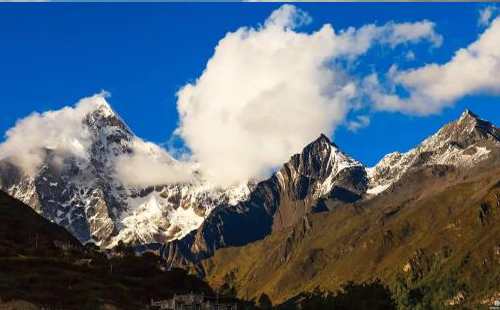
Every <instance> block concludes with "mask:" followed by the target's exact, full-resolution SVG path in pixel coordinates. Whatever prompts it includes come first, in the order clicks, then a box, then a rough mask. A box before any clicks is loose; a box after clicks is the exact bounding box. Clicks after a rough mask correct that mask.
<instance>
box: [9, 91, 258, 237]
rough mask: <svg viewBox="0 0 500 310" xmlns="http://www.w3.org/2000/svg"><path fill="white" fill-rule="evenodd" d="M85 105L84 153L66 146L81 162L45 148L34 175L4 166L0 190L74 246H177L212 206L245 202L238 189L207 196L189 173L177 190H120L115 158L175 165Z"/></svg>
mask: <svg viewBox="0 0 500 310" xmlns="http://www.w3.org/2000/svg"><path fill="white" fill-rule="evenodd" d="M92 104H93V106H92V109H90V112H88V113H87V114H85V115H84V116H83V117H82V119H81V122H82V130H84V131H87V132H88V133H89V135H90V137H91V143H90V145H89V146H88V147H87V148H85V147H84V146H83V145H84V143H83V142H81V141H78V140H73V141H71V143H73V144H75V145H76V146H78V145H80V146H81V147H80V148H81V150H82V152H84V153H85V154H84V156H75V155H74V154H69V153H67V152H63V151H60V150H59V149H58V147H57V145H54V146H52V145H51V146H50V148H46V149H45V150H44V161H43V164H42V165H41V166H40V167H39V168H38V170H37V171H36V173H35V174H34V175H27V174H25V173H24V172H23V170H22V169H21V168H19V167H18V166H17V164H16V160H15V158H12V157H10V158H9V157H8V158H4V159H2V160H1V161H0V188H2V189H3V190H5V191H6V192H8V193H9V194H11V195H13V196H14V197H16V198H18V199H20V200H21V201H23V202H25V203H26V204H28V205H30V206H31V207H32V208H33V209H34V210H36V211H37V212H39V213H40V214H42V215H43V216H44V217H45V218H47V219H49V220H51V221H53V222H55V223H57V224H59V225H62V226H64V227H65V228H66V229H68V230H69V231H70V232H71V233H72V234H73V235H74V236H76V237H77V238H78V239H79V240H80V241H81V242H89V241H92V242H95V243H96V244H98V245H100V246H103V247H108V246H112V245H115V244H116V243H117V242H119V241H120V240H121V241H124V242H127V243H148V242H167V241H170V240H174V239H178V238H182V237H183V236H184V235H186V234H187V233H189V232H190V231H191V230H193V229H196V228H197V227H198V226H199V225H200V224H201V223H202V221H203V219H204V218H205V217H206V216H207V215H208V214H209V212H210V211H211V210H212V209H213V208H214V207H215V206H218V205H224V204H235V203H237V202H238V201H240V200H244V199H246V197H247V195H248V193H249V187H248V186H247V185H246V184H245V185H241V186H235V187H233V188H229V189H227V190H222V189H215V188H214V187H212V186H210V185H209V184H208V183H207V182H205V181H203V180H202V179H201V178H200V177H199V176H198V175H197V174H196V173H193V180H192V181H190V182H184V183H181V184H166V185H162V186H155V187H144V186H142V187H141V186H136V185H134V186H131V185H127V184H124V183H123V182H122V181H120V179H119V178H118V177H117V171H116V167H117V166H116V165H117V160H118V159H119V158H120V157H121V156H126V155H130V154H134V153H135V152H141V153H144V154H146V156H149V157H150V158H152V159H153V160H155V161H156V162H160V163H162V164H164V165H176V161H175V159H173V158H172V157H171V156H170V155H169V154H168V153H166V152H165V151H163V149H161V148H160V147H158V146H156V145H154V144H152V143H147V142H144V141H142V140H141V139H139V138H138V137H136V136H135V135H134V134H133V133H132V131H131V130H130V129H129V127H128V126H127V125H126V124H125V123H124V122H123V120H122V119H121V118H120V117H119V116H118V115H117V114H116V113H115V112H114V111H113V110H112V108H111V107H110V106H109V104H108V103H107V102H106V100H105V99H104V98H103V97H102V96H97V97H94V98H93V103H92ZM63 142H64V141H63ZM141 173H142V172H141ZM144 173H147V171H144Z"/></svg>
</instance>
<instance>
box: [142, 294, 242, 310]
mask: <svg viewBox="0 0 500 310" xmlns="http://www.w3.org/2000/svg"><path fill="white" fill-rule="evenodd" d="M148 309H162V310H238V305H237V304H236V303H224V302H219V301H218V298H211V297H208V296H204V295H203V294H186V295H174V297H173V298H171V299H166V300H159V301H154V300H151V305H150V306H149V307H148Z"/></svg>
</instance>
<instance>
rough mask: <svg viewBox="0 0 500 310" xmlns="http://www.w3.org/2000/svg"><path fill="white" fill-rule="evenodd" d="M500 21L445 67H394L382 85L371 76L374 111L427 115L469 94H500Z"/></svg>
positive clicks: (369, 89) (369, 91) (369, 90)
mask: <svg viewBox="0 0 500 310" xmlns="http://www.w3.org/2000/svg"><path fill="white" fill-rule="evenodd" d="M499 42H500V18H496V19H495V20H493V21H492V22H491V24H490V26H489V28H488V29H486V31H485V32H484V33H483V34H482V35H481V36H480V37H479V38H478V39H477V40H476V41H475V42H473V43H472V44H470V45H469V46H468V47H466V48H461V49H459V50H458V51H456V52H455V55H454V56H453V58H452V59H451V60H450V61H448V62H447V63H444V64H436V63H434V64H428V65H425V66H423V67H421V68H416V69H409V70H402V71H400V70H398V68H397V67H395V66H394V67H393V68H392V69H391V70H390V72H389V73H388V74H387V76H386V77H387V83H386V85H382V84H381V83H380V82H379V77H378V76H376V75H375V74H374V75H371V76H370V77H367V78H366V79H365V81H364V87H365V92H366V93H367V94H369V96H370V99H371V100H372V101H373V103H374V108H375V109H377V110H385V111H400V112H403V113H409V114H419V115H427V114H431V113H438V112H440V111H441V110H442V109H443V108H445V107H449V106H452V105H453V104H454V102H455V101H456V100H458V99H460V98H463V97H464V96H467V95H474V94H492V95H498V94H500V48H499ZM395 86H399V87H402V88H403V89H405V90H406V91H407V92H408V96H400V95H398V93H396V92H395Z"/></svg>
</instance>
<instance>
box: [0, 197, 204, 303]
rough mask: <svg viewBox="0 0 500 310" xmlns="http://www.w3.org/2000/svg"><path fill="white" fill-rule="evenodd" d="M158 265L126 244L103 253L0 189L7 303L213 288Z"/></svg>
mask: <svg viewBox="0 0 500 310" xmlns="http://www.w3.org/2000/svg"><path fill="white" fill-rule="evenodd" d="M160 266H161V261H160V260H159V258H158V257H156V256H154V255H152V254H151V255H144V256H142V257H135V256H134V255H133V252H132V253H130V250H128V249H127V248H124V249H121V250H120V251H118V252H117V253H116V255H115V257H113V258H111V259H108V258H107V257H106V256H105V255H104V254H103V253H100V252H97V251H96V250H95V249H93V248H92V247H89V246H86V247H84V246H82V245H81V244H80V243H79V242H78V241H77V240H76V239H75V238H74V237H72V236H71V234H70V233H68V232H67V231H66V230H65V229H64V228H62V227H60V226H58V225H55V224H53V223H51V222H49V221H47V220H46V219H44V218H43V217H42V216H40V215H38V214H37V213H36V212H35V211H33V210H32V209H31V208H30V207H28V206H26V205H24V204H23V203H21V202H20V201H18V200H16V199H14V198H12V197H10V196H8V195H7V194H5V193H3V192H1V191H0V298H1V299H0V300H3V302H7V303H8V304H9V305H10V306H11V309H16V308H17V307H28V306H27V304H26V303H23V302H13V301H14V300H23V301H27V302H29V303H32V304H33V305H37V306H38V307H40V308H42V307H45V308H49V309H99V308H102V307H104V306H107V307H111V308H108V309H113V308H114V307H117V308H120V309H143V308H144V307H145V305H146V304H147V303H148V302H149V301H150V299H151V298H154V299H162V298H167V297H170V296H171V295H173V294H174V292H176V293H182V292H185V293H187V292H191V291H194V292H205V293H209V294H211V293H212V290H211V289H210V287H209V286H208V285H207V284H206V283H205V282H203V281H201V280H199V279H198V278H196V277H194V276H189V275H187V274H186V272H185V271H183V270H180V269H173V270H171V271H168V272H164V271H161V270H160V269H159V267H160ZM3 306H5V307H7V306H6V304H3ZM0 309H2V304H1V303H0ZM27 309H31V308H27Z"/></svg>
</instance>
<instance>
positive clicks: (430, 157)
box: [368, 110, 500, 194]
mask: <svg viewBox="0 0 500 310" xmlns="http://www.w3.org/2000/svg"><path fill="white" fill-rule="evenodd" d="M499 141H500V130H499V129H498V128H497V127H495V126H494V125H493V124H491V123H490V122H488V121H486V120H484V119H481V118H479V117H478V116H477V115H475V114H474V113H472V112H471V111H470V110H466V111H464V113H462V115H461V116H460V118H459V119H458V120H456V121H454V122H451V123H448V124H446V125H445V126H443V127H442V128H441V129H440V130H439V131H438V132H437V133H435V134H434V135H432V136H430V137H429V138H427V139H425V140H424V141H423V142H422V143H421V144H419V145H418V146H417V147H416V148H414V149H412V150H410V151H408V152H406V153H404V154H403V153H399V152H395V153H390V154H387V155H386V156H384V158H382V160H381V161H380V162H379V163H378V164H377V165H375V167H373V168H369V169H368V174H369V177H370V180H371V181H370V188H369V189H368V193H372V194H377V193H380V192H382V191H384V190H385V189H387V188H388V187H390V186H391V185H392V184H395V183H396V182H397V181H398V180H400V179H401V178H402V177H403V175H404V174H406V173H408V172H409V171H411V170H412V169H414V168H418V167H421V166H425V165H427V166H429V165H448V166H456V167H460V168H464V169H467V168H470V167H473V166H474V165H475V164H477V163H478V162H480V161H482V160H484V159H487V158H488V154H489V152H490V150H491V148H494V147H497V146H498V143H499Z"/></svg>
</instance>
